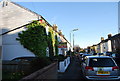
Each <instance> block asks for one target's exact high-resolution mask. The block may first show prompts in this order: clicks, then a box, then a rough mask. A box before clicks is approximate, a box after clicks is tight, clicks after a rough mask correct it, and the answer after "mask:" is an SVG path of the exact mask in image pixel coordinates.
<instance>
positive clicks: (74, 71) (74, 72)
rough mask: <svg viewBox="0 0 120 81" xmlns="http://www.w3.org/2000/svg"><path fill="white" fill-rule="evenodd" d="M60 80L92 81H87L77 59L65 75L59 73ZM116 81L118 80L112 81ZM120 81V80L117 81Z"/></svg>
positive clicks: (73, 60)
mask: <svg viewBox="0 0 120 81" xmlns="http://www.w3.org/2000/svg"><path fill="white" fill-rule="evenodd" d="M58 80H60V81H92V80H85V79H84V78H83V76H82V73H81V67H80V63H79V60H78V59H77V58H76V57H75V59H72V60H71V64H70V65H69V67H68V69H67V70H66V72H65V73H58ZM110 81H116V80H110ZM117 81H120V80H117Z"/></svg>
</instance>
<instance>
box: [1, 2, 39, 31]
mask: <svg viewBox="0 0 120 81" xmlns="http://www.w3.org/2000/svg"><path fill="white" fill-rule="evenodd" d="M0 13H1V16H0V19H1V21H0V23H1V24H0V27H2V29H6V31H8V30H11V29H14V28H17V27H20V26H23V25H25V24H27V23H30V22H31V21H32V20H37V19H38V16H37V15H35V14H33V13H31V12H30V11H27V10H25V9H23V8H21V7H19V6H17V5H15V4H13V3H10V2H9V3H8V6H6V7H2V8H0Z"/></svg>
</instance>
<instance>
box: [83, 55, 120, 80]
mask: <svg viewBox="0 0 120 81" xmlns="http://www.w3.org/2000/svg"><path fill="white" fill-rule="evenodd" d="M81 68H82V73H83V76H84V77H85V78H86V79H90V80H117V79H119V76H118V73H119V67H118V66H117V64H116V63H115V61H114V60H113V58H112V57H109V56H87V57H86V60H85V61H84V62H83V63H82V64H81Z"/></svg>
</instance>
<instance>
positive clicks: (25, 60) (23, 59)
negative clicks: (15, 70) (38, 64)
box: [11, 57, 36, 62]
mask: <svg viewBox="0 0 120 81" xmlns="http://www.w3.org/2000/svg"><path fill="white" fill-rule="evenodd" d="M34 59H36V57H17V58H14V59H12V60H11V61H15V62H30V61H32V60H34Z"/></svg>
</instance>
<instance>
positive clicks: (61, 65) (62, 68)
mask: <svg viewBox="0 0 120 81" xmlns="http://www.w3.org/2000/svg"><path fill="white" fill-rule="evenodd" d="M69 64H70V57H67V58H66V59H65V60H64V61H61V62H59V69H58V72H65V70H66V69H67V67H68V66H69Z"/></svg>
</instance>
